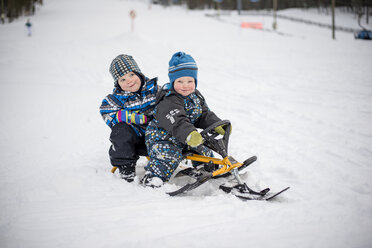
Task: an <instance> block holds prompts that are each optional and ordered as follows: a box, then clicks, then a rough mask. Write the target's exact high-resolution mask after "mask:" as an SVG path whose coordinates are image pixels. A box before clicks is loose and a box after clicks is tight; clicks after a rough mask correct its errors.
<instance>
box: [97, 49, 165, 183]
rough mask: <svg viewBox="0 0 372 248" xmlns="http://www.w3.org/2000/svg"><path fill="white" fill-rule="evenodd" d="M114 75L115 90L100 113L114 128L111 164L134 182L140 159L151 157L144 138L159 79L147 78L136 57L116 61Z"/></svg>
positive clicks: (112, 70) (107, 98)
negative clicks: (148, 154)
mask: <svg viewBox="0 0 372 248" xmlns="http://www.w3.org/2000/svg"><path fill="white" fill-rule="evenodd" d="M110 73H111V75H112V77H113V78H114V86H115V88H114V90H113V93H112V94H109V95H107V96H106V97H105V98H104V99H103V101H102V104H101V106H100V113H101V115H102V118H103V120H104V121H105V123H106V124H107V125H108V126H109V127H110V128H111V135H110V141H111V146H110V149H109V155H110V161H111V164H112V166H115V167H117V168H118V169H119V172H120V175H121V177H122V178H123V179H125V180H126V181H128V182H132V181H133V180H134V177H135V175H136V174H135V166H136V162H137V160H138V159H139V156H147V151H146V146H145V138H144V137H145V130H146V127H147V123H148V122H149V121H150V120H151V119H152V115H153V110H154V107H155V100H156V93H157V92H158V85H157V78H153V79H151V80H150V79H148V78H147V77H145V76H144V75H143V74H142V72H141V70H140V68H139V67H138V65H137V63H136V61H135V60H134V59H133V57H132V56H130V55H125V54H121V55H118V56H117V57H116V58H115V59H114V60H113V61H112V63H111V65H110Z"/></svg>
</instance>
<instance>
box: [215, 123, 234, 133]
mask: <svg viewBox="0 0 372 248" xmlns="http://www.w3.org/2000/svg"><path fill="white" fill-rule="evenodd" d="M225 126H226V125H221V126H218V127H216V128H215V129H214V131H216V133H218V134H221V135H224V134H225V129H224V127H225ZM231 130H232V128H231V127H230V134H231Z"/></svg>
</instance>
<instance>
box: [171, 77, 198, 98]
mask: <svg viewBox="0 0 372 248" xmlns="http://www.w3.org/2000/svg"><path fill="white" fill-rule="evenodd" d="M173 87H174V90H175V91H176V92H177V93H178V94H181V95H182V96H188V95H190V94H191V93H193V92H194V91H195V79H194V78H193V77H180V78H177V79H176V80H175V81H174V83H173Z"/></svg>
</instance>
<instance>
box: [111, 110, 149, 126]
mask: <svg viewBox="0 0 372 248" xmlns="http://www.w3.org/2000/svg"><path fill="white" fill-rule="evenodd" d="M117 118H118V121H119V122H126V123H128V124H146V123H147V116H146V115H145V114H138V111H130V110H120V111H118V113H117Z"/></svg>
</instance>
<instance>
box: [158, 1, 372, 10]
mask: <svg viewBox="0 0 372 248" xmlns="http://www.w3.org/2000/svg"><path fill="white" fill-rule="evenodd" d="M238 1H239V0H222V1H221V0H173V1H172V0H160V1H159V2H160V3H161V4H163V5H169V4H171V3H173V4H185V5H187V7H188V8H189V9H225V10H235V9H237V6H238ZM273 2H274V1H273V0H240V3H241V10H263V9H273ZM331 3H332V0H277V8H278V9H287V8H327V7H329V6H331ZM368 6H372V1H371V0H336V7H346V8H350V9H351V10H355V9H359V8H363V7H368Z"/></svg>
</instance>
